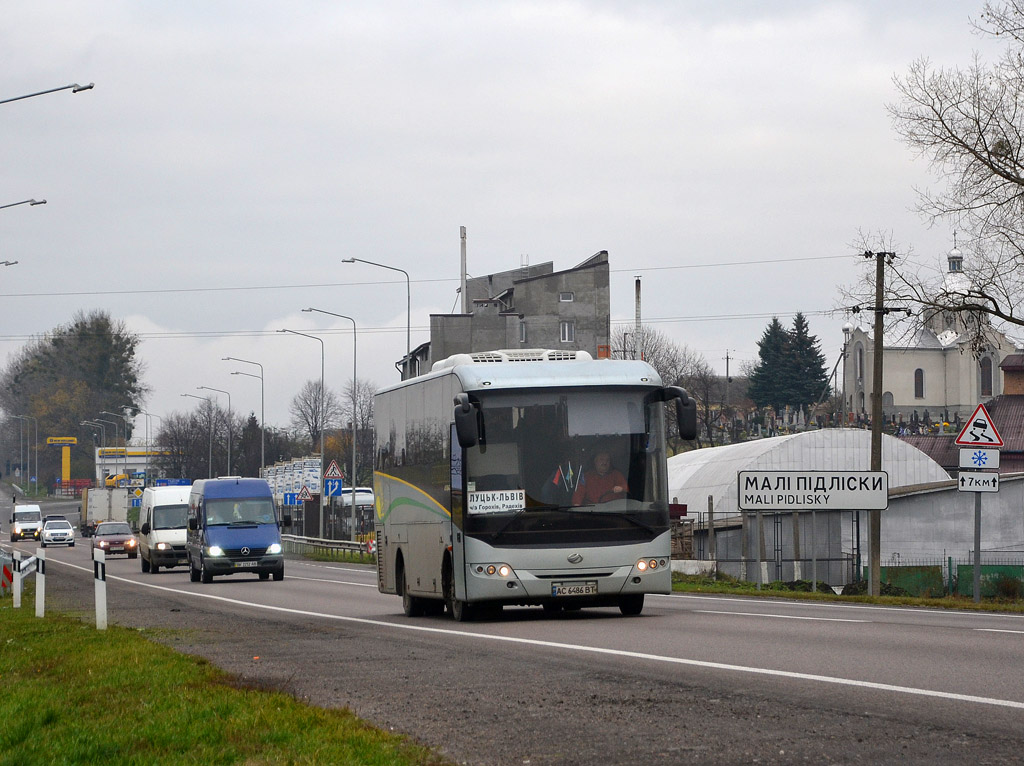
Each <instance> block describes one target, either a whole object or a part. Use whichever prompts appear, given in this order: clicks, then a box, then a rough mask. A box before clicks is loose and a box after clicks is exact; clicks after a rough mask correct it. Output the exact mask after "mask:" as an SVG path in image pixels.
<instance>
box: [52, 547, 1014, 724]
mask: <svg viewBox="0 0 1024 766" xmlns="http://www.w3.org/2000/svg"><path fill="white" fill-rule="evenodd" d="M57 563H60V564H64V565H65V566H69V567H71V568H73V569H78V570H80V571H82V572H91V571H92V570H91V568H90V569H86V568H85V567H81V566H78V565H77V564H68V563H66V562H63V561H60V562H57ZM111 580H117V581H120V582H124V583H127V584H129V585H141V586H143V587H145V588H153V589H154V590H162V591H166V592H168V593H175V594H177V595H180V596H193V597H195V598H205V599H209V600H211V601H220V602H221V603H226V604H236V605H238V606H244V607H249V608H256V609H265V610H267V611H270V612H280V613H282V614H294V615H299V616H301V617H318V618H320V619H324V620H335V621H337V622H348V623H356V624H359V625H369V626H371V627H375V628H390V629H392V630H406V631H411V632H414V633H433V634H436V635H441V636H449V637H452V638H475V639H478V640H481V641H497V642H503V643H507V644H520V645H522V646H542V647H545V648H548V649H560V650H564V651H568V652H578V653H580V654H601V655H606V656H611V657H626V658H628V659H636V660H645V661H648V662H660V663H664V664H667V665H684V666H688V667H695V668H704V669H708V670H724V671H728V672H733V673H749V674H752V675H760V676H770V677H776V678H792V679H794V680H798V681H815V682H817V683H823V684H834V685H837V686H852V687H856V688H860V689H874V690H876V691H885V692H894V693H896V694H909V695H912V696H916V697H934V698H937V699H944V700H954V701H957V702H970V703H973V704H977V705H994V706H996V707H1005V708H1013V709H1016V710H1024V702H1018V701H1017V700H1004V699H998V698H996V697H979V696H976V695H973V694H957V693H955V692H941V691H936V690H934V689H917V688H915V687H912V686H896V685H895V684H881V683H876V682H874V681H858V680H856V679H853V678H839V677H835V676H821V675H817V674H814V673H796V672H794V671H791V670H773V669H771V668H757V667H752V666H749V665H730V664H727V663H724V662H708V661H706V660H691V659H685V658H683V657H667V656H664V655H659V654H646V653H644V652H632V651H628V650H625V649H606V648H602V647H597V646H582V645H580V644H565V643H561V642H558V641H542V640H540V639H536V638H519V637H517V636H494V635H490V634H487V633H472V632H469V631H461V630H452V629H451V628H434V627H430V626H428V625H416V624H412V623H405V622H387V621H386V620H371V619H369V618H367V617H345V616H343V615H339V614H326V613H324V612H311V611H309V610H306V609H292V608H290V607H285V606H271V605H269V604H254V603H252V602H251V601H242V600H240V599H235V598H228V597H227V596H215V595H213V594H211V593H196V592H195V591H189V590H179V589H177V588H168V587H166V586H163V585H154V584H152V583H146V582H139V581H137V580H129V579H127V578H125V577H118V576H116V575H109V574H108V575H107V582H110V581H111Z"/></svg>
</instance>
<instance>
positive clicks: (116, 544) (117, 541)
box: [92, 521, 139, 559]
mask: <svg viewBox="0 0 1024 766" xmlns="http://www.w3.org/2000/svg"><path fill="white" fill-rule="evenodd" d="M92 547H93V548H99V549H100V550H101V551H104V552H105V553H106V554H107V555H108V556H112V555H113V554H115V553H125V554H127V555H128V558H130V559H134V558H136V557H137V556H138V555H139V542H138V540H136V539H135V535H134V534H133V533H132V528H131V527H130V526H128V522H127V521H104V522H101V523H100V524H97V525H96V532H95V534H93V536H92Z"/></svg>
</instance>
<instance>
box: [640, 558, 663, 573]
mask: <svg viewBox="0 0 1024 766" xmlns="http://www.w3.org/2000/svg"><path fill="white" fill-rule="evenodd" d="M667 565H668V561H667V560H666V559H640V560H639V561H638V562H636V568H637V570H639V571H641V572H646V571H647V570H650V571H652V572H653V571H654V570H655V569H661V568H663V567H665V566H667Z"/></svg>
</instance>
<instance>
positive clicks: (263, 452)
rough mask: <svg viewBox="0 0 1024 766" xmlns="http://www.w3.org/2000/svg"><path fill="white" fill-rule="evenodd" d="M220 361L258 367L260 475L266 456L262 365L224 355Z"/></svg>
mask: <svg viewBox="0 0 1024 766" xmlns="http://www.w3.org/2000/svg"><path fill="white" fill-rule="evenodd" d="M221 361H222V362H244V363H245V364H254V365H256V366H257V367H259V368H260V374H259V379H260V474H261V475H262V474H263V469H264V468H266V467H267V457H266V447H267V440H266V425H267V418H266V410H265V409H264V396H263V394H264V387H263V365H262V364H260V363H259V362H251V361H249V360H248V359H239V358H238V357H236V356H226V357H224V358H223V359H221ZM231 374H232V375H248V376H249V377H250V378H255V377H256V376H255V375H253V374H252V373H250V372H233V373H231Z"/></svg>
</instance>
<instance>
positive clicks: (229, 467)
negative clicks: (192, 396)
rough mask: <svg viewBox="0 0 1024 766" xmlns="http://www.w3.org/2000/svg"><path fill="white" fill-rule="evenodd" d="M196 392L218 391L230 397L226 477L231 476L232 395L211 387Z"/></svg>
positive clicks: (199, 388) (197, 388) (204, 387)
mask: <svg viewBox="0 0 1024 766" xmlns="http://www.w3.org/2000/svg"><path fill="white" fill-rule="evenodd" d="M196 391H216V392H217V393H218V394H226V395H227V397H228V472H227V473H226V474H225V476H230V475H231V394H229V393H228V392H227V391H225V390H224V389H222V388H211V387H210V386H196Z"/></svg>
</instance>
